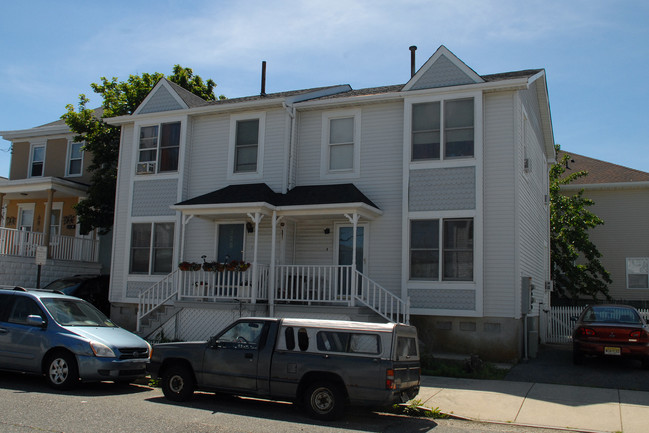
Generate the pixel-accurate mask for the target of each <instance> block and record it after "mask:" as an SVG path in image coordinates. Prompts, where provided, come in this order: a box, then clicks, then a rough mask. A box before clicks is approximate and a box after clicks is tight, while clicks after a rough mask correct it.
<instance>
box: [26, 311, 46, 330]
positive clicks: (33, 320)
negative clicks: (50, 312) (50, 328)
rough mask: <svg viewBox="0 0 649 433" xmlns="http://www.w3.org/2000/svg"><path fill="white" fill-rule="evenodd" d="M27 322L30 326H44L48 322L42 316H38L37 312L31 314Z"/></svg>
mask: <svg viewBox="0 0 649 433" xmlns="http://www.w3.org/2000/svg"><path fill="white" fill-rule="evenodd" d="M27 324H28V325H29V326H36V327H39V328H44V327H45V325H46V324H47V322H45V320H43V318H42V317H41V316H37V315H36V314H30V315H29V316H27Z"/></svg>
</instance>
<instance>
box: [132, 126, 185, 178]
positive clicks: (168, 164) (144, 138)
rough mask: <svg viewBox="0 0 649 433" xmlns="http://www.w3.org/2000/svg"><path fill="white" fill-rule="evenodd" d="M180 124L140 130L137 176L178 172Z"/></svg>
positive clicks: (148, 127) (144, 127)
mask: <svg viewBox="0 0 649 433" xmlns="http://www.w3.org/2000/svg"><path fill="white" fill-rule="evenodd" d="M179 154H180V122H173V123H163V124H161V125H153V126H143V127H141V128H140V146H139V156H138V162H137V170H136V172H137V174H145V173H146V174H148V173H161V172H169V171H178V157H179Z"/></svg>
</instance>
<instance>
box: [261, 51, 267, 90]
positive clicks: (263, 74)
mask: <svg viewBox="0 0 649 433" xmlns="http://www.w3.org/2000/svg"><path fill="white" fill-rule="evenodd" d="M261 96H266V60H264V61H262V62H261Z"/></svg>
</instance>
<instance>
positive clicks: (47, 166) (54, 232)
mask: <svg viewBox="0 0 649 433" xmlns="http://www.w3.org/2000/svg"><path fill="white" fill-rule="evenodd" d="M0 136H1V137H2V138H4V139H5V140H8V141H10V142H11V164H10V172H9V178H8V179H4V178H3V179H0V209H3V218H2V219H1V224H0V285H5V286H15V285H21V286H25V287H36V286H37V265H36V263H35V258H36V252H37V249H38V247H39V246H45V245H49V248H48V250H47V253H48V255H47V263H46V264H45V266H43V267H42V269H41V271H42V272H41V281H40V282H41V286H43V285H45V284H47V283H48V282H50V281H52V280H54V279H56V278H60V277H65V276H70V275H74V274H80V273H95V274H96V273H99V272H100V270H101V264H100V263H99V241H98V239H97V236H96V235H95V234H92V235H88V236H81V235H80V234H79V227H78V224H77V217H76V214H75V211H74V205H75V204H76V203H78V202H79V200H80V199H82V198H83V197H85V196H86V191H87V190H88V184H89V182H90V174H89V173H88V166H89V165H90V162H91V158H90V157H89V155H86V154H85V152H84V151H83V150H82V145H83V144H82V143H76V142H75V141H74V140H73V134H72V133H71V132H70V130H69V128H68V127H67V125H66V124H65V122H64V121H63V120H58V121H56V122H52V123H48V124H46V125H42V126H38V127H35V128H29V129H23V130H14V131H0Z"/></svg>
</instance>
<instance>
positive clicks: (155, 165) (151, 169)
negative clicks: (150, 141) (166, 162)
mask: <svg viewBox="0 0 649 433" xmlns="http://www.w3.org/2000/svg"><path fill="white" fill-rule="evenodd" d="M172 123H178V124H180V136H179V137H178V160H177V161H176V170H165V171H160V154H161V152H160V150H161V147H160V145H161V136H162V126H163V125H167V124H172ZM150 127H157V128H158V134H157V136H156V147H155V161H143V162H140V152H142V149H140V134H141V131H142V128H150ZM184 131H185V122H184V121H183V120H182V119H168V120H161V121H159V122H156V123H142V124H139V125H137V126H136V128H135V146H133V147H134V148H135V149H134V150H135V175H136V176H142V175H145V174H146V175H151V174H160V175H167V174H172V175H176V174H177V173H178V172H179V171H180V167H181V162H182V148H183V137H184ZM151 150H153V149H151ZM144 164H146V165H144Z"/></svg>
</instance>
